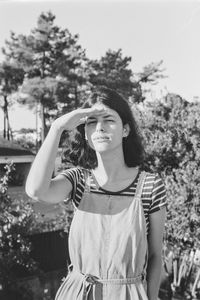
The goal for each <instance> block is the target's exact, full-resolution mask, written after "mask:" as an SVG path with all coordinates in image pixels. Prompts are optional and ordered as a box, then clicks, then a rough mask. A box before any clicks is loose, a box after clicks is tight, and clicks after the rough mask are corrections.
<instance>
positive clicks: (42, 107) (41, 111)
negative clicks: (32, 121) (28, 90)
mask: <svg viewBox="0 0 200 300" xmlns="http://www.w3.org/2000/svg"><path fill="white" fill-rule="evenodd" d="M40 114H41V123H42V124H41V125H42V128H41V142H42V143H43V142H44V139H45V117H44V105H43V104H42V103H40Z"/></svg>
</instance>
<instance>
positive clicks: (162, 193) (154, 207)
mask: <svg viewBox="0 0 200 300" xmlns="http://www.w3.org/2000/svg"><path fill="white" fill-rule="evenodd" d="M151 200H152V201H151V205H150V209H149V213H150V214H152V213H154V212H156V211H158V210H160V209H162V208H163V207H166V205H167V201H166V189H165V185H164V183H163V180H162V179H161V177H160V176H159V175H158V174H156V176H155V180H154V184H153V190H152V197H151Z"/></svg>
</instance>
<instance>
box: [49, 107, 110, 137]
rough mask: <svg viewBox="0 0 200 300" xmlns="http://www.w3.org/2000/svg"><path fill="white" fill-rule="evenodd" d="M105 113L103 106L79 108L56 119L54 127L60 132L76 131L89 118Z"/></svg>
mask: <svg viewBox="0 0 200 300" xmlns="http://www.w3.org/2000/svg"><path fill="white" fill-rule="evenodd" d="M104 113H105V107H103V106H102V105H95V106H93V107H91V108H79V109H76V110H74V111H72V112H70V113H67V114H65V115H63V116H61V117H59V118H58V119H56V120H55V121H54V122H53V124H52V127H55V128H56V129H57V130H60V131H63V130H74V129H75V128H76V127H77V126H79V125H81V124H84V123H85V121H86V119H87V118H88V117H90V116H93V115H102V114H104Z"/></svg>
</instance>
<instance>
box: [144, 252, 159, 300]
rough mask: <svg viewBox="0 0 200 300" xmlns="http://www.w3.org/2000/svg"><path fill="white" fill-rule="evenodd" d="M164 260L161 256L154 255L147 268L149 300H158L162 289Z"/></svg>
mask: <svg viewBox="0 0 200 300" xmlns="http://www.w3.org/2000/svg"><path fill="white" fill-rule="evenodd" d="M161 268H162V259H161V256H159V255H157V256H156V255H152V256H151V257H150V258H149V260H148V268H147V296H148V300H157V299H158V292H159V288H160V277H161Z"/></svg>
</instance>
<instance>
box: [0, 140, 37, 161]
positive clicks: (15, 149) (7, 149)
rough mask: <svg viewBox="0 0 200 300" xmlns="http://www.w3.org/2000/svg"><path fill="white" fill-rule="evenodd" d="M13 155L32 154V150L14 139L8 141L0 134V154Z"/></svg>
mask: <svg viewBox="0 0 200 300" xmlns="http://www.w3.org/2000/svg"><path fill="white" fill-rule="evenodd" d="M5 155H6V156H13V155H34V153H33V152H31V151H30V150H27V149H25V148H23V147H22V146H20V145H19V144H17V143H16V142H14V141H8V140H6V139H4V138H3V137H1V136H0V156H5Z"/></svg>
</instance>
